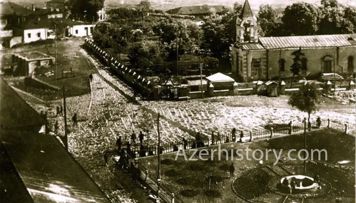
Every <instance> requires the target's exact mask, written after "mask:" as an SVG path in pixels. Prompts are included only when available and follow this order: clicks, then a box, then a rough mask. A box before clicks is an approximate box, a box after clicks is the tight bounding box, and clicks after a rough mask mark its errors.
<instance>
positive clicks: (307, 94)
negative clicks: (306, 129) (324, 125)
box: [288, 83, 319, 126]
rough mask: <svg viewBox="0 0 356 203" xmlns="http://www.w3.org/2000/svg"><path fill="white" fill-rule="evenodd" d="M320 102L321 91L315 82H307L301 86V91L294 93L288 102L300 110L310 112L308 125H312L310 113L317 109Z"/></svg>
mask: <svg viewBox="0 0 356 203" xmlns="http://www.w3.org/2000/svg"><path fill="white" fill-rule="evenodd" d="M318 103H319V92H318V90H317V87H316V85H315V84H309V83H307V84H305V85H303V86H301V87H300V88H299V91H298V92H296V93H294V94H292V95H291V97H290V98H289V101H288V104H289V105H291V106H293V107H296V108H297V109H298V110H300V111H303V112H306V113H308V126H311V123H310V115H311V113H313V112H315V111H316V110H317V104H318Z"/></svg>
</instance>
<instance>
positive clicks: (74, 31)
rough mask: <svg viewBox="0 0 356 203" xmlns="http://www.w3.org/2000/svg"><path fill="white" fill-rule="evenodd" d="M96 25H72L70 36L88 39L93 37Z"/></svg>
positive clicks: (69, 31) (69, 28)
mask: <svg viewBox="0 0 356 203" xmlns="http://www.w3.org/2000/svg"><path fill="white" fill-rule="evenodd" d="M94 27H95V25H94V24H85V25H72V26H70V27H68V34H69V35H70V36H73V37H87V36H91V35H92V32H93V29H94Z"/></svg>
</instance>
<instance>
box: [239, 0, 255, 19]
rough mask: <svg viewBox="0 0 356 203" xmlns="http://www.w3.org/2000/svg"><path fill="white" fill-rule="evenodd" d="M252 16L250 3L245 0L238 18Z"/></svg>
mask: <svg viewBox="0 0 356 203" xmlns="http://www.w3.org/2000/svg"><path fill="white" fill-rule="evenodd" d="M253 16H254V15H253V12H252V9H251V6H250V3H249V2H248V0H245V3H244V7H243V8H242V12H241V14H240V18H241V19H244V18H248V17H253Z"/></svg>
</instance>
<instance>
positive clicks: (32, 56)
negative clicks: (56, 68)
mask: <svg viewBox="0 0 356 203" xmlns="http://www.w3.org/2000/svg"><path fill="white" fill-rule="evenodd" d="M14 55H16V56H18V57H20V58H23V59H25V60H26V61H32V60H39V59H54V58H53V56H49V55H47V54H45V53H42V52H39V51H31V52H20V53H15V54H14Z"/></svg>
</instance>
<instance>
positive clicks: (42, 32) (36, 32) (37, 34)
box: [23, 28, 49, 44]
mask: <svg viewBox="0 0 356 203" xmlns="http://www.w3.org/2000/svg"><path fill="white" fill-rule="evenodd" d="M48 31H49V29H48V28H34V29H25V30H24V31H23V43H25V44H26V43H31V42H36V41H39V40H46V39H48Z"/></svg>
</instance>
